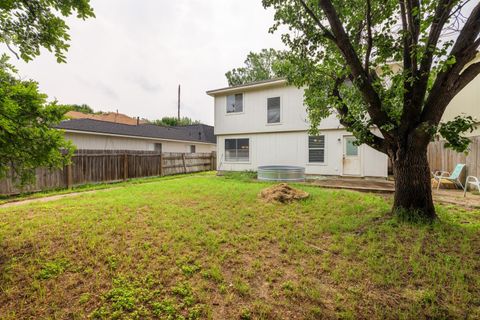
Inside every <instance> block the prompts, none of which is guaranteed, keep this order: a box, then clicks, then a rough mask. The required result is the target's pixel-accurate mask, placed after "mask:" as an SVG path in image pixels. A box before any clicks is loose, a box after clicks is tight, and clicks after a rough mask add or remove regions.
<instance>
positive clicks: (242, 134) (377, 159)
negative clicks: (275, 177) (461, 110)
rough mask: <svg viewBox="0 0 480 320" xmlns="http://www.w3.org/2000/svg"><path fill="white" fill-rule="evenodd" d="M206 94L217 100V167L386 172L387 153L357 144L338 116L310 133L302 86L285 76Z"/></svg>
mask: <svg viewBox="0 0 480 320" xmlns="http://www.w3.org/2000/svg"><path fill="white" fill-rule="evenodd" d="M207 94H208V95H210V96H212V97H214V99H215V103H214V106H215V135H216V137H217V169H218V170H226V171H243V170H257V168H258V167H259V166H262V165H296V166H301V167H305V172H306V174H309V175H341V176H357V177H387V156H386V155H385V154H383V153H380V152H378V151H376V150H374V149H372V148H371V147H369V146H367V145H361V146H356V145H355V144H354V141H355V138H354V137H353V136H352V135H351V133H349V132H347V131H346V130H345V129H344V128H343V127H342V126H341V125H340V123H339V121H338V119H337V118H336V117H335V116H330V117H329V118H327V119H324V120H323V121H322V122H321V124H320V127H319V129H320V133H319V135H318V136H309V134H308V129H309V127H310V124H309V123H308V120H307V111H306V107H305V105H304V103H303V90H301V89H298V88H296V87H294V86H289V85H287V82H286V80H283V79H275V80H267V81H259V82H255V83H250V84H246V85H241V86H236V87H228V88H223V89H217V90H211V91H208V92H207Z"/></svg>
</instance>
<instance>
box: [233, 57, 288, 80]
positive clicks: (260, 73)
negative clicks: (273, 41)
mask: <svg viewBox="0 0 480 320" xmlns="http://www.w3.org/2000/svg"><path fill="white" fill-rule="evenodd" d="M281 55H282V52H281V51H277V50H275V49H262V51H260V52H259V53H255V52H250V53H249V54H248V56H247V59H246V60H245V67H240V68H235V69H232V70H230V71H228V72H227V73H225V77H227V80H228V85H229V86H236V85H241V84H245V83H249V82H254V81H260V80H268V79H273V78H276V77H278V75H277V73H276V71H275V69H274V64H275V63H276V62H277V61H278V60H280V59H281Z"/></svg>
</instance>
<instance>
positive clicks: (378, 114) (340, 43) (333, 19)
mask: <svg viewBox="0 0 480 320" xmlns="http://www.w3.org/2000/svg"><path fill="white" fill-rule="evenodd" d="M319 6H320V8H321V9H322V10H323V12H324V13H325V16H326V17H327V19H328V21H329V23H330V27H331V29H332V33H333V35H334V36H335V41H334V42H335V44H336V45H337V47H338V48H339V49H340V51H341V53H342V55H343V57H344V58H345V61H346V62H347V64H348V66H349V67H350V70H351V72H352V75H353V77H354V79H355V85H356V86H357V87H358V88H359V90H360V92H361V93H362V95H363V98H364V101H365V103H366V106H367V111H368V114H369V115H370V117H371V119H372V121H373V123H375V124H376V125H377V126H378V127H379V128H380V131H381V132H382V134H383V136H385V137H388V136H390V134H389V133H388V132H387V131H385V130H382V129H381V127H382V126H383V125H387V124H389V123H390V121H389V117H388V115H387V113H386V112H385V111H383V110H382V101H381V99H380V97H379V95H378V93H377V92H376V91H375V89H374V88H373V85H372V83H371V81H370V79H369V76H368V74H367V72H366V71H365V69H364V68H363V66H362V63H361V62H360V59H359V57H358V55H357V53H356V52H355V49H354V48H353V46H352V43H351V42H350V39H349V38H348V35H347V33H346V32H345V29H344V28H343V25H342V22H341V21H340V19H339V17H338V15H337V12H336V10H335V8H334V7H333V4H332V2H331V1H330V0H319Z"/></svg>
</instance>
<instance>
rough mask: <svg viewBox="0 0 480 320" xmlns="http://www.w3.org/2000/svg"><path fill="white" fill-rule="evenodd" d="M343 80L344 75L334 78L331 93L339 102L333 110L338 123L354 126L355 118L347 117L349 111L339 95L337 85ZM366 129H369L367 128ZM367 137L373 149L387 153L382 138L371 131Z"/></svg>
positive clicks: (367, 141) (367, 142)
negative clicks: (335, 112)
mask: <svg viewBox="0 0 480 320" xmlns="http://www.w3.org/2000/svg"><path fill="white" fill-rule="evenodd" d="M344 81H345V77H343V78H337V79H336V80H335V85H334V87H333V90H332V93H331V95H332V96H333V97H335V98H336V99H337V101H338V103H339V104H340V105H339V106H335V110H337V112H338V115H339V116H340V117H339V121H340V124H341V125H342V126H344V127H347V128H355V120H352V119H351V118H349V112H348V106H347V105H346V104H345V102H344V101H343V99H342V96H341V95H340V90H339V87H340V85H341V84H342V83H343V82H344ZM367 130H369V129H368V128H367ZM367 135H368V137H367V139H366V141H365V143H366V144H367V145H369V146H370V147H372V148H373V149H375V150H377V151H379V152H382V153H385V154H386V153H387V145H386V142H385V140H384V139H382V138H380V137H379V136H377V135H375V134H373V133H372V132H371V131H369V132H368V133H367Z"/></svg>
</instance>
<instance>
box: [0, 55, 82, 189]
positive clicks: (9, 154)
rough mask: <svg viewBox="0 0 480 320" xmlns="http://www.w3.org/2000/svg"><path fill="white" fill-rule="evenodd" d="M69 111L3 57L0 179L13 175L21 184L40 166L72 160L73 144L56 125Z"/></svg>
mask: <svg viewBox="0 0 480 320" xmlns="http://www.w3.org/2000/svg"><path fill="white" fill-rule="evenodd" d="M66 111H67V109H66V108H62V107H59V106H57V105H56V103H55V102H54V103H48V102H47V96H46V95H45V94H42V93H40V92H39V91H38V84H37V83H36V82H34V81H31V80H28V81H23V80H19V79H18V78H17V77H16V73H15V70H14V69H13V68H12V67H11V65H9V64H8V57H7V56H6V55H3V56H2V58H1V59H0V179H1V178H4V177H5V176H7V175H11V177H12V178H14V180H17V179H18V182H19V183H20V184H21V185H24V184H26V183H28V182H32V181H33V179H34V177H35V169H36V168H37V167H47V168H59V167H61V166H63V165H65V164H66V163H68V161H69V159H70V156H71V155H72V153H73V150H74V147H73V145H72V144H71V143H70V142H69V141H66V140H65V139H64V134H63V132H61V131H60V130H56V129H54V128H53V127H54V126H55V125H56V124H58V123H59V122H60V121H61V120H62V119H63V116H64V114H65V112H66Z"/></svg>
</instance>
